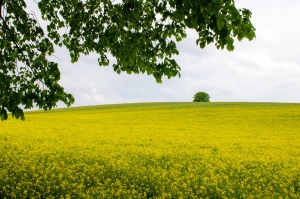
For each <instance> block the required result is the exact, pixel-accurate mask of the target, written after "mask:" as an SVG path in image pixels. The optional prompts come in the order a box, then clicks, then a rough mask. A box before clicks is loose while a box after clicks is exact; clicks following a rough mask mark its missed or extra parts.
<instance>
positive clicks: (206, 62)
mask: <svg viewBox="0 0 300 199" xmlns="http://www.w3.org/2000/svg"><path fill="white" fill-rule="evenodd" d="M236 3H237V7H239V8H242V7H246V8H249V9H250V10H251V11H252V13H253V15H252V22H253V24H254V26H255V27H256V33H257V37H256V39H255V40H254V41H251V42H248V41H247V40H243V41H242V42H237V43H236V48H235V51H234V52H227V51H226V50H223V51H220V50H217V49H216V48H215V47H214V45H210V46H208V47H206V48H205V49H204V50H202V49H200V48H199V47H198V46H196V44H195V40H196V38H197V34H196V33H195V32H193V31H188V33H189V37H188V38H187V39H185V40H184V41H183V42H182V43H179V44H178V47H179V50H180V55H179V56H177V57H176V59H177V61H178V63H179V64H180V66H181V68H182V72H181V73H182V77H181V78H180V79H179V78H173V79H170V80H168V79H166V78H165V79H164V81H163V84H157V83H156V82H155V79H154V78H153V77H149V76H147V75H127V74H121V75H118V74H116V73H115V72H114V71H113V69H112V67H99V66H98V63H97V55H94V54H92V55H90V56H88V57H86V56H82V57H81V58H80V59H79V61H78V62H77V63H75V64H71V63H70V59H69V55H68V52H67V51H66V49H64V48H57V49H56V56H58V57H59V58H60V59H62V61H61V60H58V59H56V58H55V57H53V58H52V59H54V60H55V61H57V62H58V63H59V67H60V70H61V73H62V80H61V83H62V85H63V86H65V89H66V91H68V92H71V93H72V94H74V96H75V98H76V103H75V106H79V105H92V104H106V103H127V102H151V101H192V97H193V95H194V93H195V92H197V91H205V92H208V93H209V94H210V95H211V100H212V101H280V102H300V92H299V91H298V90H299V88H300V57H299V49H298V48H299V46H300V39H299V36H298V35H299V32H300V23H298V20H299V19H300V13H299V8H300V1H298V0H290V1H282V0H266V1H259V0H240V1H236Z"/></svg>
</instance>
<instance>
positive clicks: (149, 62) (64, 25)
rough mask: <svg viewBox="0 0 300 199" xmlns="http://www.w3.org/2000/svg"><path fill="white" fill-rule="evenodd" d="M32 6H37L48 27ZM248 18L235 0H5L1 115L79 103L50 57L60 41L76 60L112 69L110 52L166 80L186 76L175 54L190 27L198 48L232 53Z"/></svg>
mask: <svg viewBox="0 0 300 199" xmlns="http://www.w3.org/2000/svg"><path fill="white" fill-rule="evenodd" d="M28 3H30V4H34V3H37V4H38V9H39V11H40V13H41V16H42V20H41V23H47V31H45V30H44V29H42V28H41V26H40V23H39V22H38V21H37V19H36V17H35V15H34V13H35V12H34V11H32V12H31V13H29V12H28V11H27V10H26V4H28ZM37 13H38V12H37ZM250 18H251V12H250V10H248V9H238V8H236V6H235V1H234V0H226V1H224V0H214V1H200V0H195V1H191V0H151V1H143V0H120V1H115V0H55V1H54V0H0V119H1V120H6V119H7V112H11V113H12V116H13V117H15V118H21V119H23V120H24V119H25V118H24V113H23V109H30V108H32V107H33V106H37V107H38V108H41V109H44V110H50V109H52V108H53V107H55V106H56V104H57V103H58V101H62V102H64V103H65V104H66V105H68V106H70V105H71V104H72V103H73V102H74V98H73V96H72V95H71V94H69V93H66V92H65V91H64V88H63V87H62V86H61V85H60V83H59V80H60V71H59V68H58V64H57V63H55V62H53V61H50V60H49V59H48V58H49V56H51V55H53V53H54V45H57V46H65V47H66V48H67V49H68V50H69V52H70V56H71V61H72V62H73V63H74V62H77V61H78V59H79V57H80V56H81V55H82V54H84V55H89V54H90V53H96V54H98V62H99V65H100V66H107V65H109V55H112V56H113V57H114V58H115V59H116V63H114V64H112V67H113V69H114V71H115V72H117V73H121V72H127V73H128V74H131V73H146V74H148V75H152V76H153V77H154V78H155V79H156V81H157V82H159V83H160V82H161V81H162V77H163V76H167V77H168V78H171V77H174V76H180V67H179V65H178V64H177V62H176V61H175V59H174V57H173V56H174V55H177V54H179V51H178V49H177V46H176V44H177V42H179V41H181V40H182V39H183V38H185V37H186V30H187V29H192V30H195V31H196V32H197V34H198V38H197V40H196V44H197V45H198V46H199V47H200V48H204V47H205V46H207V45H208V44H211V43H214V44H215V46H216V47H217V48H218V49H224V48H226V49H227V50H228V51H232V50H233V49H234V45H233V43H234V41H235V39H237V40H239V41H241V40H242V39H243V38H247V39H249V40H252V39H253V38H254V37H255V28H254V27H253V25H252V23H251V21H250ZM43 20H44V21H43Z"/></svg>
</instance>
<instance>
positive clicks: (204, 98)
mask: <svg viewBox="0 0 300 199" xmlns="http://www.w3.org/2000/svg"><path fill="white" fill-rule="evenodd" d="M209 98H210V96H209V95H208V94H207V93H205V92H198V93H196V94H195V95H194V100H193V102H209Z"/></svg>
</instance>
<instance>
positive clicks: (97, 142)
mask: <svg viewBox="0 0 300 199" xmlns="http://www.w3.org/2000/svg"><path fill="white" fill-rule="evenodd" d="M25 116H26V121H25V122H22V121H19V120H16V119H12V118H10V119H9V120H7V121H5V122H1V123H0V198H247V199H248V198H300V104H280V103H142V104H121V105H103V106H94V107H80V108H70V109H56V110H53V111H50V112H43V111H34V112H27V113H26V114H25Z"/></svg>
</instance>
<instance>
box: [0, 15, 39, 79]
mask: <svg viewBox="0 0 300 199" xmlns="http://www.w3.org/2000/svg"><path fill="white" fill-rule="evenodd" d="M0 18H1V19H2V21H3V24H4V26H5V27H6V29H7V31H8V33H9V35H10V38H11V39H12V42H13V43H14V44H15V46H16V48H17V50H18V52H19V53H20V54H21V55H22V56H23V58H24V59H25V61H26V62H27V63H26V64H27V66H28V67H29V68H30V69H31V71H32V73H33V74H34V75H35V76H36V77H38V75H37V74H36V73H35V72H34V70H33V69H32V68H31V67H30V64H29V63H30V61H29V60H28V59H27V58H26V56H25V55H24V54H23V51H22V50H21V48H20V47H19V45H18V43H17V42H16V40H15V38H14V34H13V33H12V32H11V31H10V29H9V26H8V25H7V24H6V21H5V20H4V19H3V17H2V16H0ZM38 79H39V80H40V81H41V82H42V83H43V84H45V83H44V81H43V80H41V79H40V78H38Z"/></svg>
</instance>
